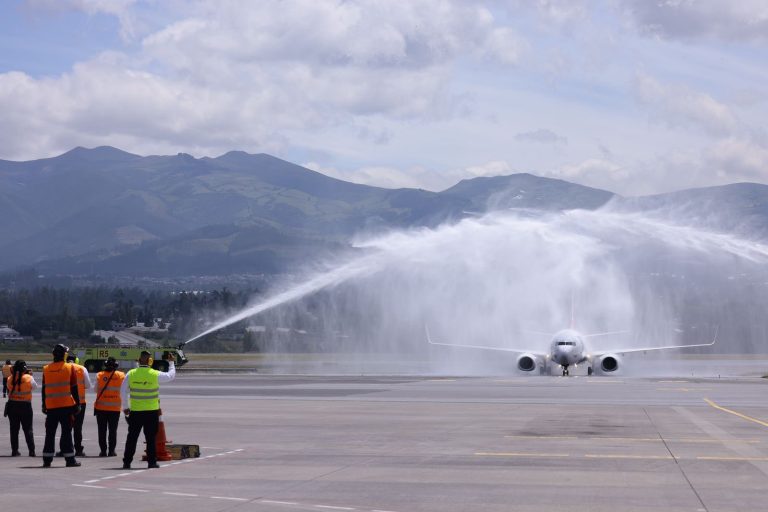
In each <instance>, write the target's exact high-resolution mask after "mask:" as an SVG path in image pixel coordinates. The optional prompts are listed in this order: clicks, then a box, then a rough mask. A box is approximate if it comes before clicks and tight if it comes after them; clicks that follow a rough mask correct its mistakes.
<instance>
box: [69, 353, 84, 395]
mask: <svg viewBox="0 0 768 512" xmlns="http://www.w3.org/2000/svg"><path fill="white" fill-rule="evenodd" d="M69 364H71V365H72V368H73V369H74V370H75V373H76V374H77V393H78V394H79V395H80V404H81V405H85V366H81V365H79V364H77V363H69Z"/></svg>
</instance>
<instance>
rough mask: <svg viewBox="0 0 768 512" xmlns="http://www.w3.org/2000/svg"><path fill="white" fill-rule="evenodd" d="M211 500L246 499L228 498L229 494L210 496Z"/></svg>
mask: <svg viewBox="0 0 768 512" xmlns="http://www.w3.org/2000/svg"><path fill="white" fill-rule="evenodd" d="M211 499H212V500H232V501H248V500H247V499H246V498H230V497H229V496H211Z"/></svg>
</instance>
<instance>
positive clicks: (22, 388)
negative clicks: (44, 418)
mask: <svg viewBox="0 0 768 512" xmlns="http://www.w3.org/2000/svg"><path fill="white" fill-rule="evenodd" d="M33 389H37V382H35V378H34V377H33V376H32V372H31V371H29V370H28V369H27V363H26V362H24V361H23V360H21V359H19V360H18V361H16V364H15V365H13V375H11V376H10V377H8V421H10V422H11V457H18V456H19V455H21V453H19V427H21V428H22V430H24V439H25V440H26V441H27V449H28V450H29V456H30V457H34V456H35V436H34V434H33V432H32V390H33Z"/></svg>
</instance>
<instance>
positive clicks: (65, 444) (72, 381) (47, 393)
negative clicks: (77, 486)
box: [42, 344, 80, 468]
mask: <svg viewBox="0 0 768 512" xmlns="http://www.w3.org/2000/svg"><path fill="white" fill-rule="evenodd" d="M67 352H69V347H67V346H66V345H62V344H58V345H56V346H55V347H53V362H52V363H50V364H47V365H45V366H44V367H43V385H42V398H43V414H45V415H46V416H45V446H44V447H43V467H44V468H49V467H51V462H53V456H54V455H55V452H54V450H55V446H56V430H57V429H58V427H59V425H60V426H61V441H60V446H61V451H62V455H63V456H64V458H65V460H66V461H67V463H66V465H67V467H68V468H71V467H78V466H80V463H79V462H77V459H75V449H74V447H73V446H72V424H73V423H74V417H75V416H76V415H77V414H78V413H79V412H80V411H79V410H78V409H80V394H79V392H78V386H77V372H76V371H75V369H74V368H73V367H72V365H70V364H69V363H67V362H66V361H64V358H65V357H66V356H67Z"/></svg>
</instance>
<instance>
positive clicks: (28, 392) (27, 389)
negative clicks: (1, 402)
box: [8, 374, 32, 402]
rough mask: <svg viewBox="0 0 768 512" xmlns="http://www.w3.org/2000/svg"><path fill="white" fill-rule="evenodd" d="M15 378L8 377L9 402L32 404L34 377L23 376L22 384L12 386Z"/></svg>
mask: <svg viewBox="0 0 768 512" xmlns="http://www.w3.org/2000/svg"><path fill="white" fill-rule="evenodd" d="M12 384H13V376H10V377H8V391H9V394H8V400H14V401H16V402H31V401H32V376H31V375H26V374H24V375H22V376H21V382H19V383H17V384H16V386H12Z"/></svg>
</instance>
